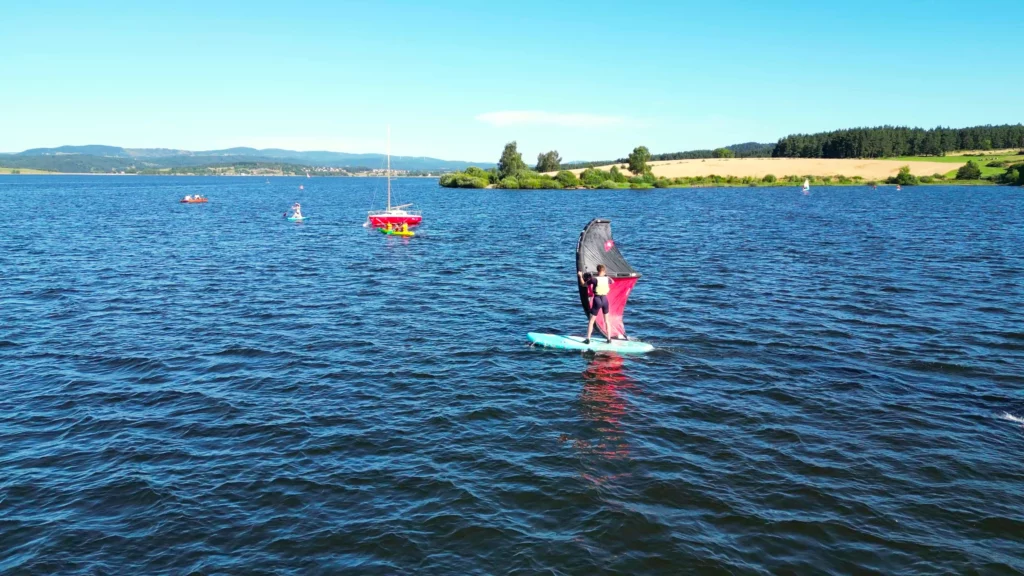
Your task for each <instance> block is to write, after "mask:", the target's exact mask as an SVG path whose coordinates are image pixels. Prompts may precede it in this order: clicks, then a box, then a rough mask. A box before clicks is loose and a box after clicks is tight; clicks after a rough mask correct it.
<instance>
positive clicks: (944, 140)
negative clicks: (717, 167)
mask: <svg viewBox="0 0 1024 576" xmlns="http://www.w3.org/2000/svg"><path fill="white" fill-rule="evenodd" d="M1004 148H1024V124H1003V125H1000V126H974V127H971V128H942V127H939V128H932V129H924V128H907V127H902V126H879V127H877V128H851V129H847V130H836V131H833V132H819V133H817V134H793V135H790V136H786V137H785V138H781V139H779V141H778V143H776V144H775V149H774V151H773V152H772V156H773V157H775V158H891V157H894V156H943V155H945V154H946V153H947V152H954V151H957V150H999V149H1004Z"/></svg>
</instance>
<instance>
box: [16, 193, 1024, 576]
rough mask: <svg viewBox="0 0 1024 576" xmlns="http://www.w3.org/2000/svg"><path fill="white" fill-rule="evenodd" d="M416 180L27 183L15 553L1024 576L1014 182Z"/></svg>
mask: <svg viewBox="0 0 1024 576" xmlns="http://www.w3.org/2000/svg"><path fill="white" fill-rule="evenodd" d="M300 184H301V185H303V186H305V190H299V189H298V187H299V185H300ZM396 190H397V191H398V192H399V194H400V198H401V200H402V201H412V202H415V203H416V204H417V206H418V207H419V208H422V210H423V211H424V217H425V225H424V226H423V227H422V228H421V229H420V233H419V236H418V237H416V238H413V239H410V240H402V239H398V238H388V237H384V236H382V235H381V234H378V233H374V232H371V231H368V230H367V229H365V228H363V227H362V226H361V224H362V222H363V221H364V220H365V216H366V215H365V211H366V210H367V209H370V208H379V207H380V205H381V204H382V203H383V197H382V194H383V183H382V182H381V181H380V180H371V179H354V178H353V179H341V178H339V179H316V178H314V179H296V178H275V179H271V180H270V183H269V184H268V183H266V182H265V180H264V179H263V178H160V177H152V178H147V177H72V176H66V177H48V176H38V177H36V176H32V177H30V176H20V177H19V176H5V177H0V201H2V202H3V203H4V205H5V206H6V207H7V209H6V210H4V211H3V212H0V446H2V451H0V573H12V574H22V573H25V574H32V573H35V574H57V573H60V574H102V573H111V574H117V573H120V574H143V573H145V574H157V573H167V574H186V573H196V574H214V573H243V572H244V573H247V574H260V573H267V574H269V573H276V574H307V573H339V572H349V573H359V574H396V573H421V574H471V573H474V574H475V573H479V574H491V573H512V572H515V573H523V574H533V573H547V574H597V573H622V574H654V573H674V574H678V573H708V574H715V573H720V574H746V573H749V574H768V573H795V574H809V573H851V572H857V571H878V572H880V573H886V574H893V573H907V574H909V573H927V574H934V573H972V572H977V573H985V574H1002V573H1006V574H1009V573H1021V572H1024V463H1022V462H1024V460H1022V455H1024V426H1022V425H1024V191H1022V190H1020V189H1011V188H995V187H969V188H958V187H919V188H910V187H908V188H907V189H905V190H903V191H902V192H896V191H895V189H894V188H892V187H885V188H879V189H878V190H874V191H873V190H871V189H868V188H867V187H849V188H841V187H831V188H819V189H815V190H813V191H812V193H811V194H810V195H809V196H804V195H803V194H801V193H800V192H799V190H797V189H795V188H793V189H783V188H774V189H772V188H768V189H745V188H731V189H677V190H651V191H621V190H605V191H535V192H526V191H497V190H496V191H485V190H480V191H473V190H446V189H441V188H438V187H437V185H436V182H435V181H432V180H399V181H398V182H397V183H396ZM194 193H201V194H204V195H207V196H209V198H210V202H209V204H205V205H184V204H179V203H178V202H177V201H178V199H179V198H181V197H182V196H184V195H186V194H194ZM374 195H376V202H374V201H373V198H374ZM294 201H300V202H302V205H303V211H304V213H305V214H306V215H307V216H309V217H310V218H309V220H308V222H306V223H302V224H295V223H289V222H286V221H284V219H283V218H282V213H283V212H284V211H285V209H286V208H287V207H288V206H289V205H290V204H291V203H292V202H294ZM594 217H607V218H610V219H611V220H612V228H613V231H614V233H615V237H616V241H617V244H618V246H619V248H620V249H621V250H622V252H623V254H624V255H625V256H626V257H627V258H628V259H629V260H630V263H631V264H632V265H633V266H634V267H635V268H636V269H637V270H639V271H641V272H642V273H643V274H644V277H643V279H641V280H640V282H639V283H638V285H637V288H636V290H635V291H634V293H633V297H632V298H631V301H630V305H629V308H628V310H627V318H626V325H627V328H628V329H629V330H630V331H631V332H632V334H633V335H634V336H635V337H639V338H641V339H644V340H646V341H649V342H651V343H653V344H654V345H655V346H656V348H657V351H656V352H655V353H653V354H650V355H648V356H645V357H638V358H620V357H617V356H614V355H606V356H587V355H581V354H579V353H567V352H558V351H551V350H544V349H534V348H530V347H529V346H527V344H526V333H527V332H528V331H551V332H559V333H581V332H582V331H583V330H584V329H585V317H584V316H583V313H582V311H581V310H580V308H579V302H578V298H577V294H576V288H575V260H574V250H575V243H576V239H577V237H578V234H579V232H580V230H581V229H582V227H583V226H584V225H585V224H586V223H587V222H588V221H589V220H590V219H591V218H594Z"/></svg>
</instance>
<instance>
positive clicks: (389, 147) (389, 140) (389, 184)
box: [388, 124, 391, 212]
mask: <svg viewBox="0 0 1024 576" xmlns="http://www.w3.org/2000/svg"><path fill="white" fill-rule="evenodd" d="M390 211H391V124H388V212H390Z"/></svg>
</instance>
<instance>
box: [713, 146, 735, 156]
mask: <svg viewBox="0 0 1024 576" xmlns="http://www.w3.org/2000/svg"><path fill="white" fill-rule="evenodd" d="M713 154H714V155H715V158H734V157H735V156H736V153H735V152H733V151H732V150H729V149H728V148H716V149H715V151H714V152H713Z"/></svg>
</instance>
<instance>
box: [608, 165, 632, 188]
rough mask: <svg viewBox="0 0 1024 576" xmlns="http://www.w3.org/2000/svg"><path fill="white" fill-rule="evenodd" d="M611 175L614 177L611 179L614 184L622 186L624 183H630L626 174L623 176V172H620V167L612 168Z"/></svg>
mask: <svg viewBox="0 0 1024 576" xmlns="http://www.w3.org/2000/svg"><path fill="white" fill-rule="evenodd" d="M611 175H612V177H611V180H612V182H617V183H619V184H621V183H623V182H628V181H629V179H628V178H626V175H625V174H623V173H622V172H619V167H618V166H612V171H611Z"/></svg>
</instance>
